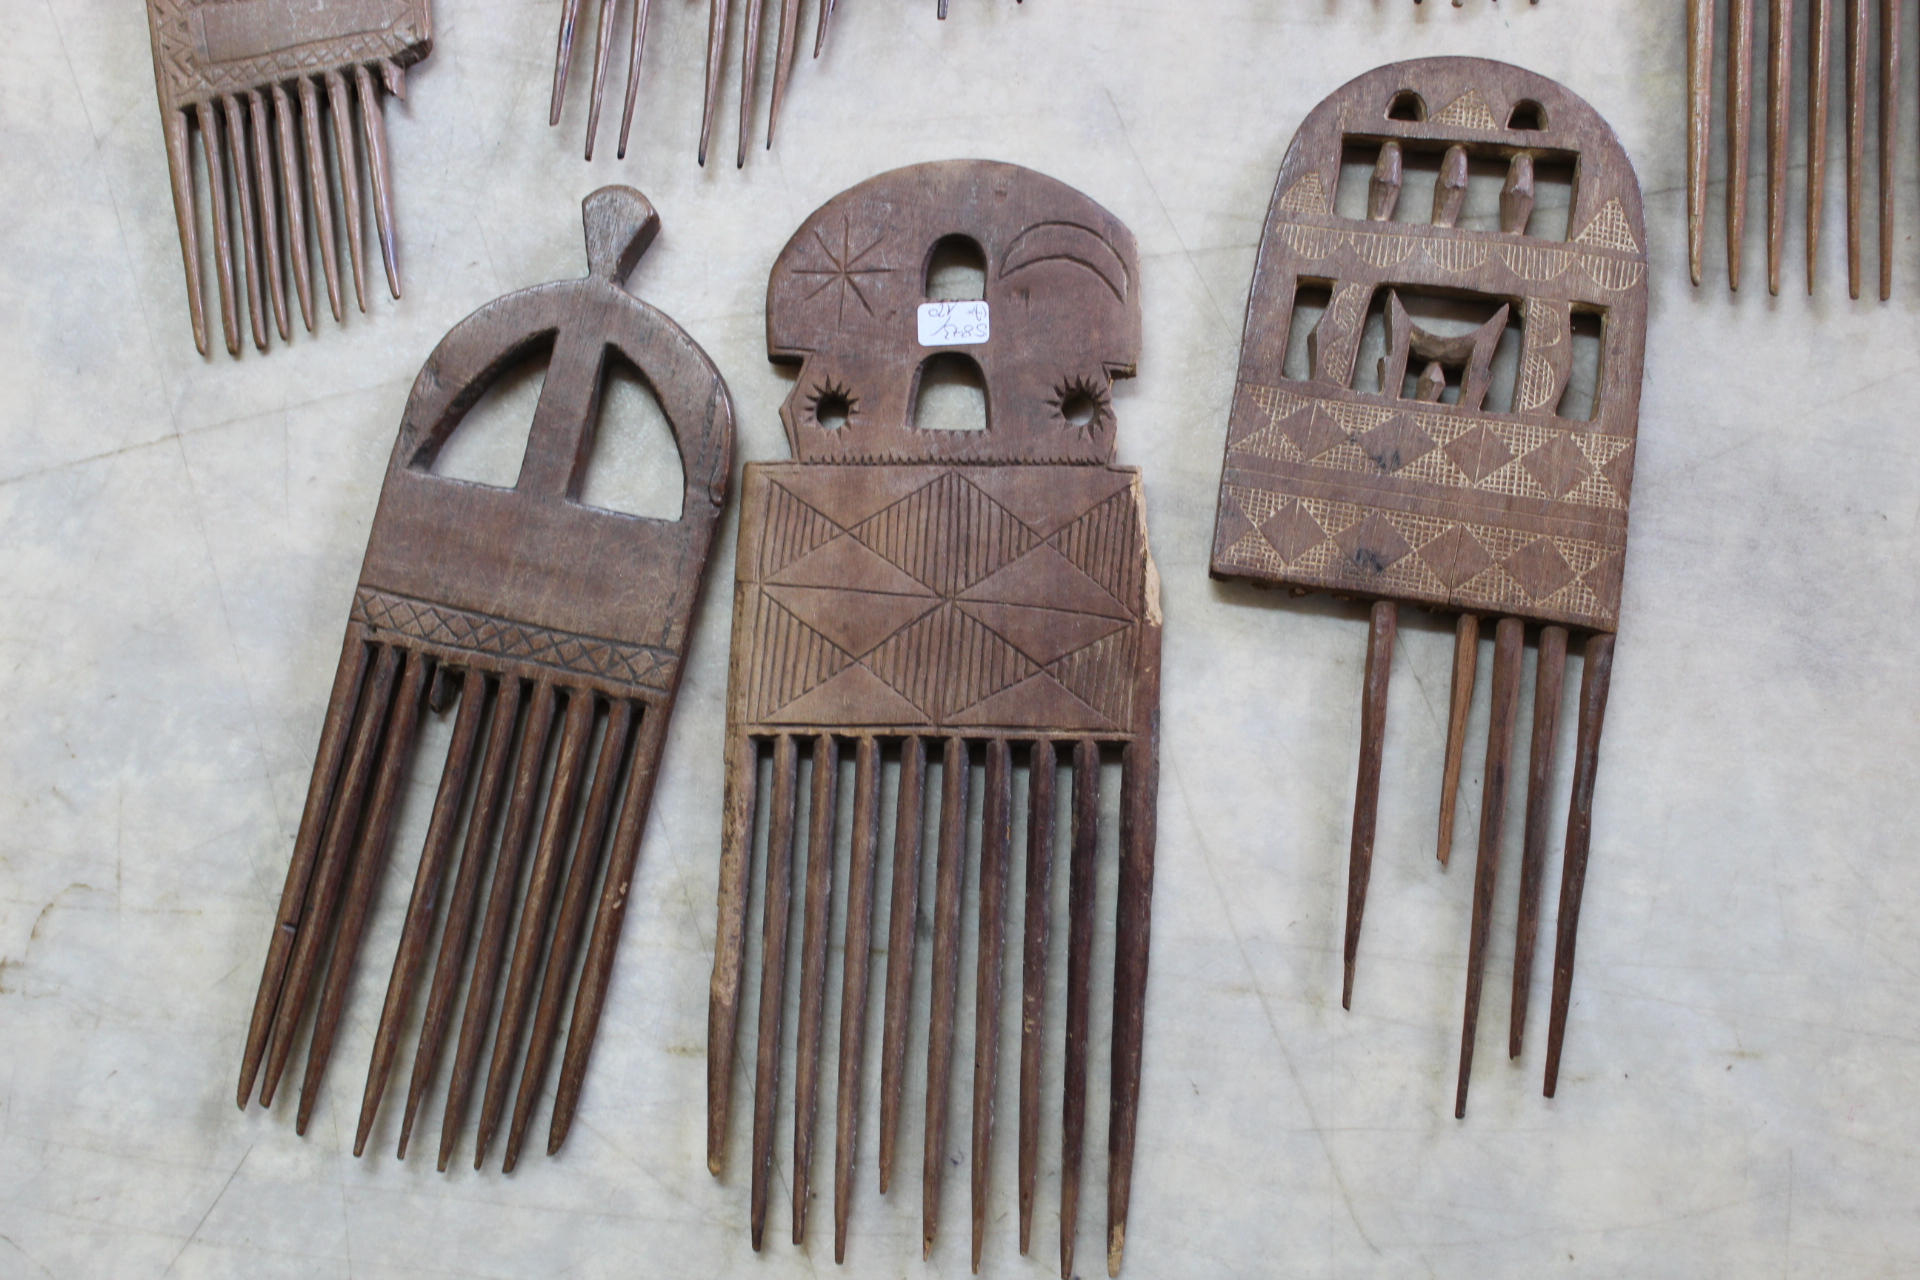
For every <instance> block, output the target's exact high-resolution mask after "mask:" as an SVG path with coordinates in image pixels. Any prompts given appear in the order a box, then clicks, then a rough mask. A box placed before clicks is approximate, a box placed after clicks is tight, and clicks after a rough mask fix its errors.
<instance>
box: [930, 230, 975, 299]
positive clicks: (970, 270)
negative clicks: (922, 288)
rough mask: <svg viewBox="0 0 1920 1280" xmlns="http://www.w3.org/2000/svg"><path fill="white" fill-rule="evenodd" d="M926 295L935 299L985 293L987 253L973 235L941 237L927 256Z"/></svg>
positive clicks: (973, 296) (960, 297)
mask: <svg viewBox="0 0 1920 1280" xmlns="http://www.w3.org/2000/svg"><path fill="white" fill-rule="evenodd" d="M926 293H927V297H928V298H929V299H931V300H933V301H935V302H944V301H947V300H949V299H972V298H984V297H986V296H987V255H986V254H985V253H984V252H983V251H982V250H981V248H980V242H979V241H978V240H975V239H974V238H973V237H972V236H962V235H952V236H942V237H940V239H939V240H938V241H936V242H935V244H934V246H933V252H932V253H931V254H929V255H928V257H927V289H926Z"/></svg>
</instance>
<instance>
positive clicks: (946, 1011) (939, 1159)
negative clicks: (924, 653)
mask: <svg viewBox="0 0 1920 1280" xmlns="http://www.w3.org/2000/svg"><path fill="white" fill-rule="evenodd" d="M972 772H973V765H972V760H971V756H970V754H969V752H968V751H967V744H966V740H965V739H963V738H948V739H947V743H946V750H945V752H944V753H943V755H942V757H941V761H940V845H939V850H938V852H937V854H936V857H937V861H936V863H935V866H934V882H933V883H934V890H933V1009H932V1012H931V1013H930V1014H929V1015H928V1022H927V1136H926V1143H925V1145H924V1147H923V1149H922V1150H923V1157H924V1158H923V1159H922V1161H921V1167H920V1224H921V1225H920V1241H921V1256H922V1257H923V1258H930V1257H932V1256H933V1242H934V1238H935V1237H936V1236H937V1235H938V1234H939V1231H940V1184H941V1175H943V1174H944V1173H945V1172H946V1168H947V1095H948V1084H949V1083H950V1082H951V1080H952V1078H953V1036H954V1030H955V1021H956V1016H957V1012H958V1006H959V1003H960V895H961V892H962V891H963V889H964V887H965V881H966V862H967V791H968V784H969V782H970V781H971V775H972Z"/></svg>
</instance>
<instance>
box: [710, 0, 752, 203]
mask: <svg viewBox="0 0 1920 1280" xmlns="http://www.w3.org/2000/svg"><path fill="white" fill-rule="evenodd" d="M749 2H750V3H751V0H749ZM732 8H733V0H707V83H706V97H705V101H704V103H703V105H702V106H701V108H700V163H701V164H702V165H705V164H706V163H707V144H708V143H709V142H711V141H712V140H713V121H714V117H716V116H718V115H719V114H720V88H721V85H722V83H723V82H724V81H725V80H726V75H727V18H728V17H729V13H730V11H731V9H732Z"/></svg>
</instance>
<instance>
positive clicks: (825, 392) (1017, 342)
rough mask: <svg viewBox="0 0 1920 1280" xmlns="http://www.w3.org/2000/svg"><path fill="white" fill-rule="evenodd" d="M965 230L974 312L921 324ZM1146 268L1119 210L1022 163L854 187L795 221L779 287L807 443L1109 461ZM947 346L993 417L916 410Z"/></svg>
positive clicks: (780, 328)
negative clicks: (1117, 392) (958, 419)
mask: <svg viewBox="0 0 1920 1280" xmlns="http://www.w3.org/2000/svg"><path fill="white" fill-rule="evenodd" d="M955 238H960V239H963V240H969V241H972V242H973V244H975V245H977V246H978V247H979V249H980V259H979V260H980V261H981V262H982V263H984V265H985V269H986V270H985V275H986V278H985V282H984V286H983V287H982V289H981V291H980V297H979V298H978V299H977V300H968V301H967V302H965V303H961V304H956V305H957V306H958V307H959V308H960V309H959V310H957V311H955V312H954V313H953V315H954V316H955V317H956V318H957V319H962V320H964V321H965V323H964V324H959V323H956V324H953V325H947V326H941V325H930V326H924V327H923V325H922V323H921V320H922V315H921V310H922V306H923V304H927V303H929V302H932V301H936V299H934V298H932V297H931V296H930V293H929V269H930V267H931V266H932V265H933V259H934V249H935V247H936V246H937V245H939V244H940V243H941V242H942V241H944V240H952V239H955ZM1138 282H1139V256H1138V253H1137V251H1136V249H1135V247H1134V242H1133V235H1132V233H1131V232H1129V231H1128V230H1127V228H1126V227H1125V226H1124V225H1123V224H1122V223H1121V222H1120V221H1119V220H1118V219H1117V218H1115V217H1114V216H1113V215H1112V214H1110V213H1108V212H1107V211H1106V210H1105V209H1102V208H1101V207H1100V206H1099V205H1097V204H1095V203H1094V202H1093V201H1092V200H1089V199H1088V198H1087V197H1086V196H1084V195H1081V194H1080V193H1079V192H1077V191H1075V190H1073V189H1072V188H1071V187H1068V186H1066V185H1065V184H1063V183H1060V182H1057V181H1055V180H1054V179H1052V178H1049V177H1046V176H1045V175H1043V174H1039V173H1035V172H1034V171H1032V170H1030V169H1023V168H1021V167H1019V166H1018V165H1011V164H1000V163H996V162H993V161H986V160H948V161H939V162H935V163H931V164H922V165H913V166H910V167H908V168H904V169H896V170H894V171H892V172H890V173H883V174H881V175H879V176H878V177H875V178H870V179H868V180H867V181H866V182H863V183H861V184H860V185H858V186H856V187H853V188H851V189H850V190H847V191H845V192H842V193H841V194H840V195H838V196H835V197H834V198H833V199H832V200H830V201H828V202H827V203H826V204H825V205H823V206H821V208H820V209H819V210H817V211H816V212H815V213H814V214H813V215H812V216H811V217H809V218H808V219H807V220H806V222H804V223H803V224H802V225H801V227H800V229H799V230H798V231H797V232H795V233H794V236H793V238H792V239H791V240H789V241H788V242H787V246H786V248H785V249H784V250H782V252H781V254H780V257H779V259H778V261H776V262H775V264H774V268H773V274H772V277H771V278H770V279H769V281H768V285H767V352H768V355H769V357H770V358H771V359H773V360H776V361H781V362H797V363H799V364H800V365H801V366H802V367H801V371H800V376H799V378H798V380H797V382H796V384H795V387H794V390H793V392H792V394H790V395H789V396H788V398H787V401H786V403H785V405H783V406H782V408H781V417H782V419H783V420H784V422H785V423H786V427H787V437H788V439H789V441H790V442H791V443H792V445H793V451H794V456H795V457H796V458H797V459H800V460H802V461H837V462H909V461H935V460H947V461H969V462H1084V463H1103V462H1106V461H1108V460H1109V459H1110V458H1111V457H1112V455H1113V440H1114V434H1113V433H1114V415H1113V409H1112V403H1111V397H1110V395H1109V394H1108V392H1109V388H1110V385H1111V383H1112V380H1113V379H1114V378H1116V377H1126V376H1130V375H1131V374H1132V373H1133V369H1134V364H1135V362H1136V361H1137V359H1138V357H1139V350H1140V302H1139V287H1138ZM942 355H947V356H949V357H952V356H954V355H959V356H964V357H966V358H967V359H968V360H971V361H972V362H973V363H974V364H975V365H977V366H978V368H979V372H980V381H981V382H982V383H983V384H984V391H985V399H986V421H987V427H986V429H985V430H984V431H933V430H922V429H918V428H916V427H915V426H914V425H913V423H914V410H915V403H916V399H917V397H918V395H919V392H920V389H921V381H922V374H923V373H924V372H925V370H926V368H927V366H928V363H929V362H930V361H932V360H934V358H935V357H938V356H942ZM949 363H951V359H950V360H949ZM822 403H826V404H830V405H832V406H833V407H834V408H835V410H836V411H837V412H835V413H833V414H827V415H823V414H822V413H820V412H819V408H818V407H819V406H820V405H821V404H822ZM1088 403H1091V404H1092V406H1093V408H1092V411H1091V413H1090V414H1089V413H1088V412H1087V410H1086V406H1087V404H1088Z"/></svg>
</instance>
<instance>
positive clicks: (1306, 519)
mask: <svg viewBox="0 0 1920 1280" xmlns="http://www.w3.org/2000/svg"><path fill="white" fill-rule="evenodd" d="M1260 534H1261V536H1262V537H1264V538H1265V539H1266V540H1267V541H1268V542H1269V543H1271V544H1272V546H1273V549H1274V550H1275V551H1278V552H1279V553H1280V558H1281V559H1282V560H1288V561H1292V560H1298V559H1299V558H1300V557H1301V556H1303V555H1305V554H1306V553H1307V552H1309V551H1311V550H1313V549H1314V548H1315V547H1317V546H1319V545H1320V544H1321V543H1322V542H1324V541H1326V538H1327V531H1326V530H1325V529H1322V528H1321V527H1320V522H1319V521H1317V520H1315V519H1314V518H1313V516H1312V515H1310V514H1308V512H1307V509H1306V508H1305V507H1303V506H1301V505H1300V504H1299V503H1298V502H1289V503H1288V504H1287V505H1286V506H1285V507H1282V508H1281V509H1280V512H1279V514H1277V515H1275V516H1274V517H1273V518H1272V519H1271V520H1268V521H1267V522H1266V523H1265V524H1263V525H1261V526H1260Z"/></svg>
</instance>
